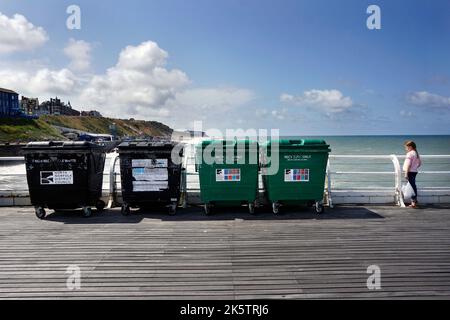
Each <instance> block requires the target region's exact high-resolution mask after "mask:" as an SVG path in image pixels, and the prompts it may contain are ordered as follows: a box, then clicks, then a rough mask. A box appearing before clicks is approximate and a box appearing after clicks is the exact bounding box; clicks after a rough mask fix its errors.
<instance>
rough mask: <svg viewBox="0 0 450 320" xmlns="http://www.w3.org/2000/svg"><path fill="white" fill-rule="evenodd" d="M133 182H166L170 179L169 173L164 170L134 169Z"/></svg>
mask: <svg viewBox="0 0 450 320" xmlns="http://www.w3.org/2000/svg"><path fill="white" fill-rule="evenodd" d="M133 178H134V179H133V180H138V181H164V180H168V179H169V172H168V171H167V169H164V168H154V169H151V168H133Z"/></svg>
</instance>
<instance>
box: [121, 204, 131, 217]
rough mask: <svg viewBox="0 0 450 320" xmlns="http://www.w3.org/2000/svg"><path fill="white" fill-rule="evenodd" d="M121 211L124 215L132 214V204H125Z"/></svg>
mask: <svg viewBox="0 0 450 320" xmlns="http://www.w3.org/2000/svg"><path fill="white" fill-rule="evenodd" d="M120 213H122V215H123V216H129V215H130V214H131V209H130V206H129V205H127V204H123V205H122V209H121V211H120Z"/></svg>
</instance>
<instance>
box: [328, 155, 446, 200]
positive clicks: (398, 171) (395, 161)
mask: <svg viewBox="0 0 450 320" xmlns="http://www.w3.org/2000/svg"><path fill="white" fill-rule="evenodd" d="M403 158H405V156H397V155H389V156H386V155H330V159H329V161H328V165H327V173H326V177H327V180H326V181H327V183H326V187H325V195H326V198H327V200H328V204H329V205H330V206H331V207H332V206H333V196H332V193H333V188H332V183H331V182H332V179H333V178H332V177H333V175H363V176H370V175H386V176H392V177H393V178H394V185H393V187H392V190H393V195H394V197H395V201H396V204H397V205H398V206H400V207H405V202H404V199H403V194H402V177H403V168H402V166H401V165H400V161H399V159H403ZM421 158H422V159H450V155H421ZM338 159H344V160H347V159H353V160H355V159H356V160H358V159H359V160H373V159H378V160H387V161H389V160H390V162H392V165H393V169H394V171H333V170H332V167H333V166H332V161H333V160H338ZM449 168H450V163H449ZM419 173H420V174H425V175H449V176H450V171H448V170H445V171H419ZM449 181H450V179H449ZM367 189H374V190H376V189H380V190H385V189H386V188H383V187H380V188H376V187H375V188H374V187H370V188H364V187H358V188H353V189H352V190H353V191H354V192H355V191H359V192H361V191H363V190H367ZM424 189H428V190H433V189H437V188H433V187H427V188H424ZM439 189H443V188H442V187H440V188H439ZM445 189H446V190H450V184H449V185H448V186H446V187H445Z"/></svg>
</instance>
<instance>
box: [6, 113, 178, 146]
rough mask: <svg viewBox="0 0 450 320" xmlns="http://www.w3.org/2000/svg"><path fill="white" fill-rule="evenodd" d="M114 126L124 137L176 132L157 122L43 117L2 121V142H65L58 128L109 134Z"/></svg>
mask: <svg viewBox="0 0 450 320" xmlns="http://www.w3.org/2000/svg"><path fill="white" fill-rule="evenodd" d="M113 123H115V124H116V128H117V134H118V135H119V136H121V137H124V136H132V137H143V136H168V135H170V134H171V133H172V129H170V128H169V127H168V126H166V125H164V124H162V123H159V122H156V121H143V120H123V119H110V118H97V117H68V116H42V117H40V118H39V119H38V120H26V119H8V118H6V119H3V118H0V143H1V142H28V141H36V140H50V139H64V137H63V136H62V135H61V133H60V131H59V130H58V129H57V128H55V127H54V126H59V127H66V128H71V129H76V130H80V131H86V132H91V133H101V134H109V133H110V130H109V127H110V125H112V124H113Z"/></svg>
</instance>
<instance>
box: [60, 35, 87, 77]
mask: <svg viewBox="0 0 450 320" xmlns="http://www.w3.org/2000/svg"><path fill="white" fill-rule="evenodd" d="M91 51H92V46H91V44H90V43H89V42H86V41H84V40H74V39H70V40H69V43H68V44H67V46H66V47H65V48H64V54H65V55H66V56H67V57H68V58H69V59H70V65H69V68H70V69H72V70H74V71H86V70H88V69H89V68H90V66H91Z"/></svg>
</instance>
